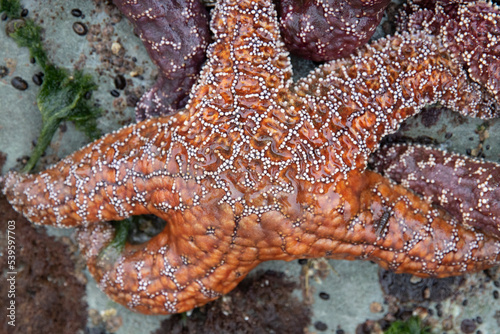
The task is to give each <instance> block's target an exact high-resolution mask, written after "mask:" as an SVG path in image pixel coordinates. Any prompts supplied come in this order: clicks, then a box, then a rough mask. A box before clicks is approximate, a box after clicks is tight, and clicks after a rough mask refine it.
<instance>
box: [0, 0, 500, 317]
mask: <svg viewBox="0 0 500 334" xmlns="http://www.w3.org/2000/svg"><path fill="white" fill-rule="evenodd" d="M495 10H496V12H498V10H497V9H495ZM213 14H214V15H213V19H212V30H213V32H214V35H215V38H214V43H213V44H211V45H210V46H209V48H208V54H207V55H208V57H207V58H208V60H207V63H206V64H205V65H204V67H203V69H202V72H201V75H200V79H199V81H198V83H197V84H196V85H195V87H193V90H192V92H191V95H190V100H189V102H188V105H187V107H186V109H185V110H183V111H179V112H178V113H176V114H173V115H170V116H166V117H161V118H157V119H149V120H145V121H143V122H140V123H138V124H133V125H131V126H127V127H125V128H122V129H120V130H118V131H115V132H113V133H110V134H108V135H106V136H104V137H103V138H101V139H100V140H97V141H95V142H93V143H91V144H89V145H88V146H86V147H84V148H82V149H81V150H79V151H77V152H75V153H74V154H72V155H70V156H69V157H67V158H65V159H63V160H62V161H61V162H60V163H58V164H56V165H54V166H52V167H51V168H49V169H47V170H46V171H43V172H41V173H39V174H36V175H25V174H24V175H23V174H19V173H16V172H10V173H8V174H7V175H6V176H4V179H3V182H4V183H5V186H4V188H3V191H4V193H5V194H6V195H7V197H8V199H9V201H10V202H11V204H12V205H13V206H14V207H15V208H16V210H18V211H20V212H22V213H23V214H24V215H25V216H26V217H27V218H28V219H29V220H31V221H32V222H34V223H38V224H46V225H54V226H58V227H71V226H79V227H80V229H81V230H80V232H79V242H80V247H81V248H82V250H83V252H84V253H85V254H86V256H87V259H88V267H89V270H90V272H91V273H92V275H93V276H94V277H95V279H96V280H97V282H99V285H100V287H101V288H102V289H103V290H104V291H105V292H106V293H107V294H108V295H109V296H110V297H111V298H112V299H113V300H115V301H117V302H118V303H121V304H123V305H126V306H127V307H129V308H130V309H132V310H135V311H138V312H142V313H148V314H165V313H176V312H183V311H186V310H190V309H192V308H194V307H196V306H200V305H203V304H205V303H207V302H208V301H210V300H213V299H215V298H218V297H219V296H221V295H222V294H224V293H227V292H228V291H230V290H231V289H233V288H234V287H235V286H236V285H237V284H238V282H240V281H241V280H242V279H243V278H244V277H245V276H246V275H247V274H248V272H249V271H250V270H251V269H253V268H254V267H255V266H256V265H258V264H259V263H261V262H263V261H268V260H293V259H299V258H313V257H322V256H326V257H329V258H333V259H348V260H355V259H362V260H372V261H375V262H377V263H378V264H380V265H381V266H383V267H384V268H389V269H391V270H393V271H395V272H398V273H402V272H405V273H412V274H415V275H418V276H435V277H445V276H450V275H460V274H463V273H466V272H473V271H478V270H482V269H485V268H488V267H491V266H495V265H498V264H499V263H500V241H499V240H498V239H496V238H495V237H494V236H491V235H488V234H483V233H481V232H479V231H477V230H475V229H474V228H471V227H469V226H466V225H463V224H462V223H461V222H460V220H458V219H456V218H453V217H452V216H451V215H450V214H449V213H447V212H446V211H444V210H443V209H441V208H437V207H433V206H432V205H431V204H429V203H428V202H427V201H425V200H424V199H422V198H421V197H420V196H418V195H416V194H414V193H413V192H411V191H410V190H407V189H406V188H404V187H403V186H400V185H395V184H394V183H393V182H392V181H391V180H389V179H387V178H384V177H383V176H381V175H380V174H378V173H376V172H374V171H369V170H366V165H367V161H368V157H369V155H370V154H371V153H372V152H374V151H375V150H377V148H378V146H379V142H380V140H381V139H382V137H384V136H385V135H387V134H389V133H393V132H395V131H396V130H397V129H398V127H399V125H400V123H401V122H402V121H404V120H405V119H407V118H408V117H410V116H412V115H415V114H416V113H418V112H419V111H420V109H421V108H422V107H424V106H425V105H427V104H432V103H437V102H439V103H441V104H443V105H445V106H447V107H449V108H452V109H453V110H456V111H459V112H461V113H463V114H465V115H469V116H474V117H483V118H491V117H496V116H498V114H499V106H498V104H497V102H496V101H495V99H494V95H495V92H493V94H492V93H491V92H489V91H487V90H486V89H484V88H482V86H481V85H480V83H481V81H479V83H477V82H474V81H472V80H471V79H470V77H469V75H468V74H467V72H466V69H464V66H463V65H462V64H461V63H460V62H459V61H456V60H454V58H453V57H452V55H450V54H451V53H450V52H449V50H448V49H447V48H446V45H444V44H443V43H441V40H440V39H439V36H436V35H432V34H426V33H416V32H414V33H408V32H403V33H400V34H396V35H395V36H392V37H389V38H384V39H381V40H378V41H376V42H374V43H371V44H370V45H368V46H366V47H363V48H361V49H360V50H359V52H358V53H357V55H354V56H351V57H349V58H346V59H343V60H339V61H334V62H331V63H327V64H325V65H322V66H321V67H319V68H318V69H316V70H315V71H313V72H312V73H311V74H310V75H309V76H307V77H305V78H303V79H301V80H300V81H298V82H297V83H295V84H294V83H293V82H292V80H291V76H292V68H291V65H290V61H289V58H288V54H287V52H286V51H285V49H284V46H283V43H282V42H281V38H280V35H279V31H278V23H277V19H276V12H275V9H274V7H273V4H272V3H271V2H270V1H264V0H261V1H230V0H225V1H220V2H218V3H217V6H216V8H215V12H214V13H213ZM490 19H491V17H490ZM494 19H495V20H497V21H498V19H499V18H498V17H494ZM497 24H498V22H497ZM493 38H496V37H494V36H493ZM479 79H481V78H479ZM141 214H154V215H156V216H158V217H160V218H162V219H164V220H166V221H167V225H166V227H165V229H164V230H163V231H162V232H161V233H160V234H159V235H157V236H155V237H154V238H152V239H151V240H150V241H149V242H148V243H146V244H143V245H130V244H127V245H126V246H125V248H124V250H123V251H122V252H121V253H119V254H114V256H111V255H106V256H101V255H100V252H101V250H102V249H103V248H104V247H105V246H106V245H107V244H108V243H109V242H110V241H111V239H112V238H113V235H114V229H113V227H112V226H111V225H110V224H108V223H106V222H104V221H110V220H120V219H124V218H126V217H129V216H131V215H141Z"/></svg>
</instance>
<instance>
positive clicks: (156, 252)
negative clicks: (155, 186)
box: [79, 171, 500, 314]
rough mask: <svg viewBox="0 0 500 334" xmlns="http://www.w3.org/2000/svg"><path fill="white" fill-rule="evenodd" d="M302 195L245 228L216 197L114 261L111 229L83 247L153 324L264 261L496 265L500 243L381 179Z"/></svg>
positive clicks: (104, 283)
mask: <svg viewBox="0 0 500 334" xmlns="http://www.w3.org/2000/svg"><path fill="white" fill-rule="evenodd" d="M295 186H296V187H297V192H296V193H293V194H291V195H289V196H286V195H283V198H281V199H280V203H282V205H281V206H280V209H279V210H275V211H268V212H264V213H262V214H253V215H250V216H247V217H242V218H240V219H235V217H237V213H236V212H234V211H233V209H232V208H231V206H229V205H228V204H222V205H218V206H217V205H214V204H215V203H217V202H218V201H220V199H221V198H222V197H223V196H224V192H223V191H219V192H214V193H213V194H212V195H211V196H210V198H206V199H205V200H204V201H203V202H202V203H200V206H196V207H191V208H189V209H186V210H184V212H183V214H182V215H181V214H180V213H179V212H173V213H172V214H171V215H170V216H169V217H166V219H167V227H166V228H165V231H163V233H161V234H160V235H158V236H156V237H154V238H153V239H152V240H151V241H150V242H148V243H147V244H146V245H137V246H133V245H127V246H126V248H125V250H124V251H123V252H122V253H120V254H116V255H115V256H114V257H113V256H112V255H111V256H110V255H108V254H107V253H104V255H102V253H101V251H102V249H103V248H104V247H105V246H106V245H107V243H109V241H110V240H111V239H112V237H113V233H114V230H113V229H112V228H111V226H110V225H109V224H94V225H91V226H89V227H87V228H85V229H83V230H81V231H80V235H79V239H80V246H81V248H82V250H83V252H84V253H85V254H86V256H87V258H88V265H89V269H90V271H91V272H92V274H93V276H94V277H95V278H96V280H97V281H98V282H99V284H100V286H101V288H102V289H103V290H104V291H105V292H106V293H107V294H108V295H110V296H111V298H113V299H114V300H115V301H117V302H119V303H121V304H124V305H127V306H128V307H129V308H131V309H134V310H136V311H139V312H143V313H155V314H159V313H175V312H182V311H186V310H189V309H191V308H193V307H196V306H200V305H203V304H205V303H207V302H208V301H210V300H213V299H215V298H218V297H219V296H221V295H222V294H224V293H227V292H228V291H230V290H231V289H232V288H234V286H236V284H238V282H239V281H241V279H243V277H244V276H245V275H246V274H247V273H248V272H249V271H250V270H251V269H252V268H254V267H255V266H256V265H257V264H258V263H260V262H262V261H267V260H276V259H280V260H287V261H290V260H294V259H299V258H309V257H320V256H326V257H330V258H334V259H347V260H355V259H362V260H372V261H375V262H377V263H379V264H380V265H381V266H383V267H385V268H390V269H392V270H394V271H396V272H405V273H411V274H415V275H418V276H437V277H443V276H449V275H459V274H461V273H465V272H469V271H478V270H481V269H485V268H487V267H490V266H492V265H495V264H497V263H498V260H499V258H498V257H499V254H500V241H498V240H496V239H495V238H491V237H488V236H484V235H483V234H481V233H478V232H476V231H474V230H473V229H467V228H466V227H464V226H463V225H461V224H458V223H457V221H456V220H454V219H452V218H451V217H450V216H449V215H448V214H447V213H446V212H444V211H443V210H441V209H437V208H435V207H432V206H431V205H430V204H428V203H427V202H426V201H424V200H422V199H421V198H420V197H419V196H418V195H415V194H414V193H412V192H411V191H408V190H406V189H405V188H403V187H401V186H398V185H394V184H392V183H391V182H390V181H389V180H388V179H386V178H383V177H382V176H381V175H379V174H377V173H375V172H369V171H367V172H364V173H360V172H358V171H352V172H350V174H349V181H341V182H339V183H338V185H337V186H334V185H332V184H326V185H325V184H318V185H312V184H309V183H308V182H306V181H298V182H297V184H296V185H295ZM188 220H189V222H188ZM89 241H90V242H89Z"/></svg>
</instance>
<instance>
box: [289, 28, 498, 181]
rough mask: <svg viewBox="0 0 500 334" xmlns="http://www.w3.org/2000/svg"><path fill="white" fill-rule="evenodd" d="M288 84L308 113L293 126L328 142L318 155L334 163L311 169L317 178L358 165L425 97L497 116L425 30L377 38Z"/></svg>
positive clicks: (465, 110) (480, 91) (487, 98)
mask: <svg viewBox="0 0 500 334" xmlns="http://www.w3.org/2000/svg"><path fill="white" fill-rule="evenodd" d="M294 91H295V92H296V94H297V96H299V97H300V98H301V99H302V101H303V104H304V105H305V109H306V112H305V113H304V114H306V115H308V120H309V123H308V124H307V123H306V124H307V125H306V126H302V127H301V128H300V129H297V131H299V133H304V134H307V136H308V137H309V138H311V134H312V138H313V139H312V140H311V141H316V142H319V143H321V142H322V141H327V142H329V145H325V146H326V148H324V149H323V148H322V149H321V152H322V154H319V155H320V156H321V155H322V156H324V157H330V159H331V163H330V164H331V165H332V166H338V167H331V168H329V169H325V168H319V169H317V171H312V172H311V173H313V174H315V175H317V176H323V177H327V175H334V174H335V171H339V170H340V171H345V170H349V169H352V168H358V169H359V170H363V169H364V168H365V167H366V162H367V159H368V156H369V155H370V154H371V153H372V152H373V151H375V150H376V149H377V148H378V145H379V142H380V140H381V139H382V137H384V136H385V135H387V134H390V133H393V132H395V131H396V130H397V129H398V128H399V125H400V124H401V123H402V122H403V121H404V120H405V119H407V118H408V117H411V116H413V115H415V114H416V113H418V112H420V110H421V109H422V108H423V107H424V106H425V105H427V104H432V103H438V102H439V103H441V104H443V105H446V106H448V107H450V108H452V109H453V110H456V111H459V112H461V113H462V114H465V115H468V116H473V117H481V118H491V117H496V116H498V115H499V110H500V108H499V106H498V103H497V101H496V100H495V99H494V98H493V97H492V96H491V95H490V94H489V93H488V92H486V90H485V89H483V88H482V87H481V86H480V85H479V84H478V83H476V82H473V81H472V80H471V79H469V77H468V75H467V73H466V71H465V70H463V69H462V66H461V65H460V64H459V63H458V62H455V61H454V60H453V59H451V58H450V57H449V56H448V54H447V50H446V48H445V47H444V46H443V45H441V44H440V43H439V40H438V39H437V38H435V37H434V36H427V35H423V34H407V33H404V34H401V35H396V36H393V37H389V38H386V39H382V40H378V41H376V42H375V43H373V44H370V45H367V46H365V47H363V48H361V49H360V50H359V53H358V54H357V55H353V56H351V57H349V58H346V59H344V60H338V61H332V62H330V63H327V64H325V65H323V66H320V67H319V68H318V69H317V70H315V71H313V72H312V73H311V74H310V75H309V76H307V77H305V78H303V79H301V80H300V81H299V82H297V84H296V85H295V86H294ZM336 147H338V150H335V148H336ZM325 166H327V167H328V164H326V165H325Z"/></svg>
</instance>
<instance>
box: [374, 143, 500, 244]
mask: <svg viewBox="0 0 500 334" xmlns="http://www.w3.org/2000/svg"><path fill="white" fill-rule="evenodd" d="M373 161H374V166H375V169H376V170H377V171H379V172H380V173H383V174H384V176H386V177H388V178H390V179H392V180H394V181H395V182H397V183H399V184H401V185H403V186H405V187H407V188H408V189H411V190H413V191H415V192H416V193H418V194H421V195H422V196H424V198H425V199H426V200H427V201H428V202H432V203H435V204H438V205H440V206H442V207H444V208H445V209H446V210H447V211H448V212H449V213H451V214H452V215H453V216H454V217H456V219H458V220H459V221H460V222H462V223H463V224H465V225H466V226H473V227H474V228H477V229H478V230H480V231H483V232H484V233H487V234H491V235H494V236H496V237H497V238H498V237H500V165H499V164H498V163H495V162H488V161H484V160H481V159H474V158H470V157H465V156H461V155H459V154H453V153H449V152H445V151H441V150H437V149H432V148H426V147H423V146H419V145H394V146H389V147H384V148H382V149H380V150H378V151H377V152H376V154H375V156H374V157H373Z"/></svg>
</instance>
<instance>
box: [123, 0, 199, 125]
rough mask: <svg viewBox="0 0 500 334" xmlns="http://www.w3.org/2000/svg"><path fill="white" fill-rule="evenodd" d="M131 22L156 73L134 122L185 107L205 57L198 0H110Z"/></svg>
mask: <svg viewBox="0 0 500 334" xmlns="http://www.w3.org/2000/svg"><path fill="white" fill-rule="evenodd" d="M113 3H114V4H115V5H116V6H117V7H118V9H120V11H121V12H122V13H123V14H124V15H125V16H126V17H127V18H128V19H129V20H130V22H132V23H133V24H134V27H135V29H136V31H137V33H138V34H139V37H140V38H141V40H142V41H143V43H144V46H145V47H146V50H147V52H148V54H149V56H150V57H151V60H153V62H154V63H155V64H156V65H157V66H158V69H159V70H160V73H159V75H158V79H157V82H156V83H155V84H154V86H153V87H152V88H151V89H150V90H149V91H148V92H146V93H145V94H144V95H143V96H142V97H141V99H140V101H139V103H138V105H137V107H136V118H137V121H142V120H144V119H146V118H150V117H158V116H165V115H168V114H171V113H173V112H175V111H177V110H178V109H179V108H182V107H184V106H185V104H186V102H187V100H188V95H189V91H190V89H191V87H192V86H193V84H194V83H195V81H196V79H197V78H198V73H199V71H200V68H201V65H202V63H203V61H204V60H205V49H206V46H207V44H208V40H209V33H208V18H207V12H206V10H205V7H204V6H203V4H202V3H201V1H200V0H180V1H179V0H176V1H172V0H141V1H136V0H113Z"/></svg>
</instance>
